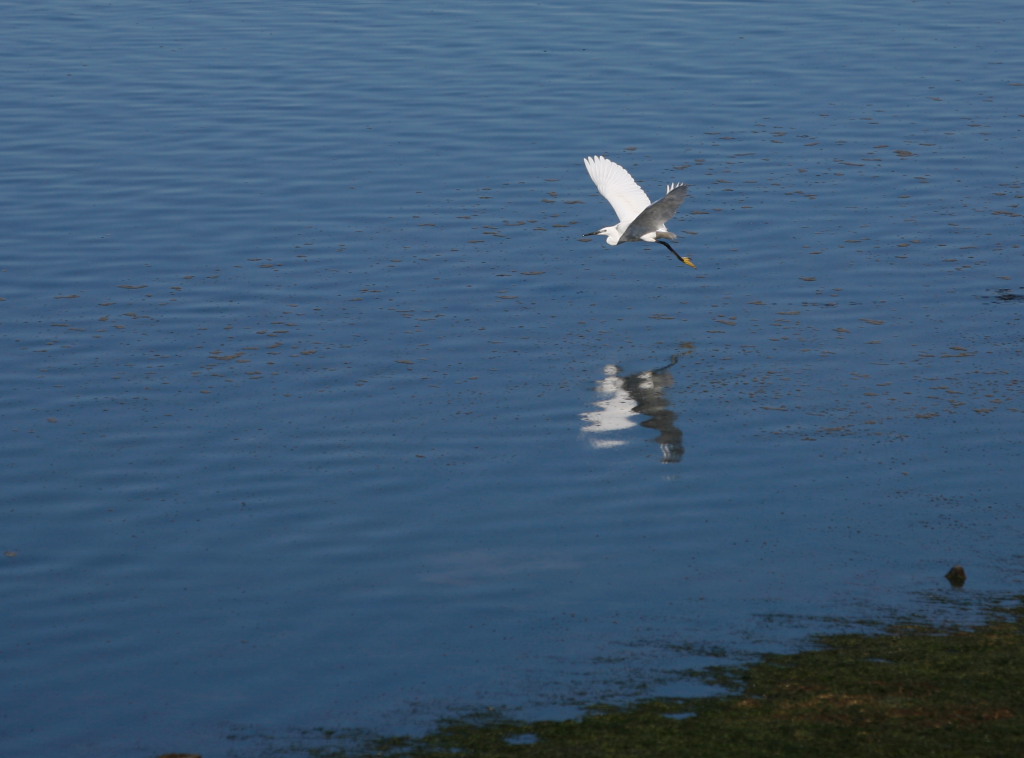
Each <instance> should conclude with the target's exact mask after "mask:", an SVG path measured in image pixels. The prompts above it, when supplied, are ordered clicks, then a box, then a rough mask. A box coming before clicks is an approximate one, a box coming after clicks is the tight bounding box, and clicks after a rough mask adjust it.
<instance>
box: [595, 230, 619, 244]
mask: <svg viewBox="0 0 1024 758" xmlns="http://www.w3.org/2000/svg"><path fill="white" fill-rule="evenodd" d="M598 234H603V235H604V236H605V237H607V238H608V239H606V240H605V242H607V243H608V244H609V245H617V244H619V238H620V237H621V236H622V232H621V231H619V227H617V226H606V227H605V228H604V229H602V230H601V231H599V232H598Z"/></svg>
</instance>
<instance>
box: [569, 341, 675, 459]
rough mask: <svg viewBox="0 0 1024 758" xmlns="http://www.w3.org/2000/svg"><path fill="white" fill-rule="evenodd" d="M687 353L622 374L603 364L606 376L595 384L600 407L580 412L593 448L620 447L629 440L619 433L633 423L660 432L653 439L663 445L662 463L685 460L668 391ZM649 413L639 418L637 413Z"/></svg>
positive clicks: (618, 368)
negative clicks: (674, 369)
mask: <svg viewBox="0 0 1024 758" xmlns="http://www.w3.org/2000/svg"><path fill="white" fill-rule="evenodd" d="M682 355H684V353H676V354H675V355H673V356H672V358H671V360H670V361H669V362H668V363H667V364H666V365H664V366H661V367H660V368H655V369H648V370H646V371H639V372H637V373H633V374H625V375H624V374H623V373H622V369H621V368H620V367H619V366H616V365H614V364H609V365H607V366H605V367H604V379H602V380H601V381H599V382H598V383H597V386H596V388H595V389H596V391H597V393H598V396H599V399H598V400H597V401H595V402H594V405H595V406H597V410H593V411H587V412H586V413H582V414H580V418H581V419H582V420H583V423H584V426H583V433H584V434H585V435H587V437H588V440H589V442H590V444H591V446H593V447H594V448H611V447H621V446H624V445H627V444H628V439H626V438H624V437H623V436H621V435H620V434H617V433H621V432H624V431H625V430H627V429H631V428H632V427H634V426H642V427H644V428H645V429H653V430H654V431H656V432H658V436H657V437H655V439H654V442H656V443H658V445H659V446H660V447H661V462H662V463H679V461H681V460H682V459H683V453H684V452H685V449H684V447H683V432H682V430H681V429H680V428H679V427H678V426H677V425H676V419H677V418H678V416H677V415H676V413H675V412H674V411H672V409H671V404H670V402H669V399H668V393H667V390H668V389H670V388H671V387H672V386H674V385H675V378H674V377H673V375H672V371H671V369H672V368H673V367H674V366H675V365H676V363H678V362H679V358H680V356H682ZM638 415H640V416H647V419H645V420H643V421H636V420H635V419H634V417H635V416H638Z"/></svg>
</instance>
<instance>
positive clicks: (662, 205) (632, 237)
mask: <svg viewBox="0 0 1024 758" xmlns="http://www.w3.org/2000/svg"><path fill="white" fill-rule="evenodd" d="M689 191H690V188H689V187H688V186H687V185H685V184H677V185H675V186H674V187H672V189H670V190H669V193H668V194H667V195H665V197H663V198H661V200H659V201H658V202H656V203H655V204H654V205H652V206H650V207H649V208H648V209H647V210H645V211H644V212H643V213H641V214H640V215H639V216H637V217H636V218H635V219H634V220H633V223H632V224H630V225H629V226H628V227H626V231H624V232H623V233H622V236H621V237H620V238H619V241H620V242H636V241H637V240H640V239H642V238H643V235H645V234H648V233H649V232H653V231H657V230H658V229H662V228H664V226H665V223H666V222H667V221H668V220H669V219H670V218H672V217H673V216H674V215H676V211H678V210H679V206H680V205H682V204H683V201H684V200H685V199H686V195H687V193H688V192H689ZM672 239H675V237H672Z"/></svg>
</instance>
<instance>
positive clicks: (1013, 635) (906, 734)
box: [275, 597, 1024, 758]
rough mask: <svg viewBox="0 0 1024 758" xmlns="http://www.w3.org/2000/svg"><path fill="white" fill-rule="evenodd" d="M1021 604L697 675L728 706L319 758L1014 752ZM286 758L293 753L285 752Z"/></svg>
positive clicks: (469, 725) (440, 730)
mask: <svg viewBox="0 0 1024 758" xmlns="http://www.w3.org/2000/svg"><path fill="white" fill-rule="evenodd" d="M1022 601H1024V597H1017V598H1014V599H1013V602H1012V603H1011V604H992V605H991V606H990V607H989V608H988V609H987V611H986V613H987V619H986V620H985V621H984V622H983V623H980V624H976V625H973V626H964V627H959V626H948V625H938V624H933V623H927V622H921V621H919V620H913V621H902V622H898V623H892V624H890V625H888V626H884V627H880V628H879V629H876V630H873V631H870V632H864V633H861V632H857V633H840V634H827V635H817V636H814V637H812V638H811V639H810V640H809V644H808V645H807V646H806V649H805V650H803V651H801V652H797V653H790V654H765V655H761V656H759V657H758V659H757V660H756V661H754V662H752V663H750V664H748V665H743V666H728V667H711V668H707V669H703V670H701V671H697V672H692V673H691V674H690V676H692V677H694V678H698V679H703V680H705V681H709V682H714V683H716V684H721V685H723V686H725V687H726V688H727V690H728V692H727V693H726V694H724V695H719V696H707V697H697V698H657V699H649V700H642V701H638V702H635V703H633V704H631V705H628V706H612V705H605V704H594V705H592V706H590V707H589V708H588V709H587V712H586V713H585V714H584V715H582V716H581V717H579V718H574V719H568V720H563V721H525V720H517V719H510V718H505V717H503V716H502V715H500V713H498V712H494V711H490V710H488V711H486V712H484V713H483V714H477V715H473V716H468V717H464V718H460V719H448V720H443V721H441V722H439V723H438V725H437V728H436V729H435V730H434V731H433V732H431V733H430V734H428V735H426V736H423V737H415V738H414V737H386V738H384V737H374V738H370V739H365V738H364V739H362V740H360V741H359V742H358V744H355V743H353V742H352V735H351V733H348V734H345V733H342V732H332V731H329V730H324V731H323V732H322V734H321V735H320V737H322V738H323V739H322V740H318V742H319V743H320V744H319V745H318V746H317V747H316V748H308V747H306V748H302V749H294V748H292V749H290V750H288V751H285V752H287V753H288V754H290V755H300V754H305V755H311V756H312V755H315V756H317V757H318V758H364V757H368V756H386V757H388V758H439V757H440V756H453V755H459V756H479V757H480V758H492V757H493V758H499V757H500V758H511V757H512V756H517V757H518V756H521V757H524V758H532V757H534V756H536V757H537V758H549V757H551V758H554V757H556V756H559V757H560V756H590V757H593V758H625V757H627V756H630V757H632V756H645V757H650V758H659V757H661V756H666V757H667V756H687V757H688V758H703V757H704V756H708V757H709V758H710V757H711V756H715V757H716V758H723V757H725V758H728V757H729V756H746V757H760V756H765V757H768V756H787V757H788V756H822V755H835V756H1006V755H1014V754H1020V752H1021V751H1022V750H1024V687H1022V683H1024V636H1022V631H1024V608H1022ZM275 754H278V755H282V754H284V753H282V752H278V751H275Z"/></svg>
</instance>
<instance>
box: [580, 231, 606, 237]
mask: <svg viewBox="0 0 1024 758" xmlns="http://www.w3.org/2000/svg"><path fill="white" fill-rule="evenodd" d="M600 233H601V232H599V231H598V232H587V233H586V234H584V235H582V236H584V237H594V236H596V235H598V234H600Z"/></svg>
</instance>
